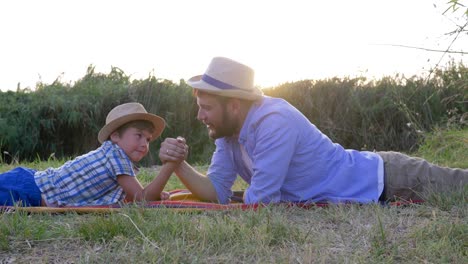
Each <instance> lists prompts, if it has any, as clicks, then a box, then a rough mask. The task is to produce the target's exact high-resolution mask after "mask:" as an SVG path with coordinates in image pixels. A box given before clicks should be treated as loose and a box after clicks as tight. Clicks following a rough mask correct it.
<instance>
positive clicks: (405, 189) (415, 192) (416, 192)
mask: <svg viewBox="0 0 468 264" xmlns="http://www.w3.org/2000/svg"><path fill="white" fill-rule="evenodd" d="M377 154H379V155H380V156H381V157H382V159H383V161H384V171H385V172H384V193H383V194H384V197H383V198H384V199H385V200H393V199H395V198H399V199H403V200H424V198H425V197H427V196H426V195H427V194H430V193H432V192H448V191H458V190H461V189H462V188H464V187H465V186H466V184H468V170H466V169H465V170H464V169H454V168H446V167H440V166H437V165H435V164H432V163H429V162H428V161H426V160H424V159H421V158H416V157H410V156H407V155H405V154H402V153H399V152H377Z"/></svg>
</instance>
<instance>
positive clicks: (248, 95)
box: [187, 75, 263, 101]
mask: <svg viewBox="0 0 468 264" xmlns="http://www.w3.org/2000/svg"><path fill="white" fill-rule="evenodd" d="M202 76H203V75H197V76H194V77H192V78H190V79H189V80H188V81H187V84H188V85H190V86H191V87H192V88H195V89H199V90H202V91H204V92H207V93H211V94H216V95H220V96H226V97H234V98H239V99H245V100H253V101H254V100H259V99H261V98H262V97H263V92H262V91H261V90H260V89H257V88H255V87H254V88H253V89H252V91H251V92H250V91H249V92H248V91H243V90H239V89H219V88H217V87H215V86H213V85H211V84H209V83H207V82H205V81H203V80H202Z"/></svg>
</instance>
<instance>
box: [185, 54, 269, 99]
mask: <svg viewBox="0 0 468 264" xmlns="http://www.w3.org/2000/svg"><path fill="white" fill-rule="evenodd" d="M187 83H188V85H190V86H191V87H193V88H195V89H199V90H202V91H204V92H207V93H211V94H216V95H220V96H226V97H234V98H239V99H246V100H258V99H261V98H262V96H263V92H262V91H261V90H260V89H258V88H256V87H254V71H253V70H252V69H251V68H250V67H248V66H246V65H244V64H241V63H239V62H236V61H233V60H231V59H228V58H223V57H215V58H213V59H212V60H211V63H210V65H209V66H208V69H207V70H206V72H205V74H203V75H197V76H194V77H192V78H190V79H189V80H188V81H187Z"/></svg>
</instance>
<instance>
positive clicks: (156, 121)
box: [98, 103, 166, 144]
mask: <svg viewBox="0 0 468 264" xmlns="http://www.w3.org/2000/svg"><path fill="white" fill-rule="evenodd" d="M135 120H146V121H149V122H151V123H152V124H153V126H154V131H153V135H152V137H151V141H153V140H155V139H156V138H158V137H159V135H161V133H162V131H163V130H164V126H165V125H166V122H165V121H164V119H162V118H161V117H159V116H157V115H153V114H150V113H148V112H147V111H146V109H145V107H144V106H143V105H141V104H139V103H126V104H121V105H118V106H116V107H114V108H113V109H112V110H111V111H110V112H109V114H107V117H106V125H105V126H104V127H102V128H101V130H100V131H99V134H98V140H99V142H100V143H101V144H102V143H103V142H104V141H106V140H107V139H108V138H109V135H110V134H112V132H114V131H115V130H116V129H117V128H119V127H120V126H122V125H124V124H126V123H128V122H131V121H135Z"/></svg>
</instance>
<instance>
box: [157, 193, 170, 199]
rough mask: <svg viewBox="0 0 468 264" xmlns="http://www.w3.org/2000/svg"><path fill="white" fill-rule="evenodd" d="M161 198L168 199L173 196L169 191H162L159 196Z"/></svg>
mask: <svg viewBox="0 0 468 264" xmlns="http://www.w3.org/2000/svg"><path fill="white" fill-rule="evenodd" d="M159 197H160V198H161V200H167V199H169V197H171V194H170V193H168V192H161V195H160V196H159Z"/></svg>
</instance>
